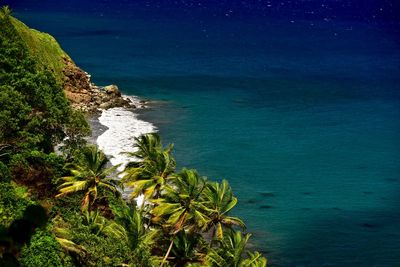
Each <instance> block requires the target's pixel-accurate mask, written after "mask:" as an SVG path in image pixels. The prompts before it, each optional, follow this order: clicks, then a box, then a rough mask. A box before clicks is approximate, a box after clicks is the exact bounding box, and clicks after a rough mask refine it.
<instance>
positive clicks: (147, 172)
mask: <svg viewBox="0 0 400 267" xmlns="http://www.w3.org/2000/svg"><path fill="white" fill-rule="evenodd" d="M19 23H20V22H18V21H17V20H16V19H14V18H12V17H11V12H10V10H9V9H8V8H6V7H3V8H2V10H1V12H0V29H1V32H0V82H1V83H0V192H1V195H0V266H143V267H146V266H266V259H265V258H263V257H262V256H261V255H260V254H259V253H258V252H251V251H247V250H246V243H247V241H248V239H249V237H250V235H249V234H246V233H243V232H242V231H243V230H244V229H245V224H244V223H243V222H242V221H241V220H240V219H239V218H236V217H233V216H230V215H229V212H230V211H231V210H232V209H233V208H234V207H235V205H236V204H237V199H236V198H235V197H234V195H233V193H232V190H231V188H230V186H229V184H228V182H227V181H225V180H224V181H222V182H220V183H218V182H211V181H208V180H207V179H206V178H205V177H203V176H201V175H200V174H199V173H197V171H196V170H192V169H185V168H184V169H182V170H179V171H177V170H176V162H175V159H174V158H173V146H172V145H168V146H166V147H164V146H163V145H162V143H161V140H160V137H159V136H158V135H157V134H147V135H143V136H141V137H139V138H137V139H136V140H135V144H134V146H135V147H136V152H134V153H131V154H130V156H131V158H132V162H131V163H129V164H128V165H127V167H126V168H125V170H124V171H123V172H122V173H120V174H119V175H120V176H123V178H122V180H121V179H116V178H118V177H117V176H118V173H116V166H115V167H111V168H109V167H108V166H109V165H107V163H108V160H107V158H106V156H105V155H104V154H103V152H102V151H100V150H99V149H98V148H97V147H96V146H93V145H91V146H87V145H86V144H85V141H84V139H83V137H84V136H85V135H86V134H87V133H88V132H89V129H88V125H87V123H86V121H85V119H84V117H83V115H82V114H80V113H79V112H76V111H72V110H71V108H70V106H69V103H68V101H67V100H66V98H65V96H64V93H63V90H62V87H61V86H60V85H59V83H58V82H57V79H58V78H57V77H56V75H55V74H54V72H51V71H49V70H51V69H52V66H50V68H49V69H46V68H43V66H42V65H39V64H38V63H37V54H36V55H35V53H33V52H32V49H31V47H30V45H28V44H27V42H26V40H27V39H29V35H30V34H32V35H33V36H35V34H36V32H35V31H32V32H30V33H29V32H24V33H23V36H22V35H21V33H20V32H19V31H18V30H17V29H16V27H19V26H20V24H19ZM16 25H17V26H16ZM18 25H19V26H18ZM48 56H49V55H48V54H47V55H46V57H48ZM61 141H64V142H63V143H64V146H63V147H62V148H61V149H57V151H56V150H55V146H56V145H58V144H59V143H60V142H61ZM123 189H127V190H128V191H130V192H131V197H130V199H127V200H125V199H123V198H122V196H121V193H120V192H122V190H123ZM139 196H143V199H144V200H143V202H142V203H138V204H139V205H138V206H137V204H136V202H137V200H136V198H137V197H139Z"/></svg>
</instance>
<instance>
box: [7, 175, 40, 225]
mask: <svg viewBox="0 0 400 267" xmlns="http://www.w3.org/2000/svg"><path fill="white" fill-rule="evenodd" d="M18 191H20V190H15V187H14V186H13V185H12V184H10V183H0V192H1V194H0V225H3V226H5V227H8V226H9V225H10V224H11V223H12V222H13V221H14V220H15V219H18V218H20V217H22V215H23V212H24V210H25V208H26V207H27V206H28V205H29V204H32V203H33V202H32V201H31V200H29V199H28V198H27V197H26V196H23V195H21V194H20V193H19V192H18Z"/></svg>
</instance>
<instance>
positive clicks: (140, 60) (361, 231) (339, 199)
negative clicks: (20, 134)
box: [6, 0, 400, 267]
mask: <svg viewBox="0 0 400 267" xmlns="http://www.w3.org/2000/svg"><path fill="white" fill-rule="evenodd" d="M6 2H7V1H6ZM8 2H9V4H10V5H11V7H12V8H13V9H14V15H15V16H16V17H17V18H19V19H21V20H22V21H24V22H25V23H27V24H28V25H29V26H31V27H34V28H36V29H38V30H40V31H45V32H48V33H50V34H52V35H53V36H54V37H55V38H56V39H57V40H58V41H59V43H60V44H61V46H62V48H63V49H64V50H65V51H66V52H67V53H68V54H69V55H70V56H71V57H72V58H73V60H74V61H75V62H76V63H77V64H78V65H79V66H80V67H81V68H83V69H84V70H86V71H87V72H89V73H90V74H91V75H92V80H93V81H94V82H95V83H96V84H98V85H107V84H117V85H118V86H119V88H120V90H121V91H122V92H123V93H124V94H125V95H129V96H136V97H138V98H140V99H143V100H147V101H148V103H149V104H148V107H147V108H145V109H137V110H134V111H129V110H124V109H121V108H117V109H110V110H108V111H105V112H103V114H102V115H101V116H100V118H99V120H98V122H99V124H100V125H103V126H105V128H104V129H103V130H102V133H101V135H100V136H99V137H98V139H97V143H98V144H99V146H100V147H101V148H102V149H103V150H104V151H105V152H106V153H107V154H108V155H109V156H110V158H111V162H112V163H113V164H117V163H123V162H126V161H127V160H128V159H127V158H124V156H123V155H122V154H120V153H121V152H122V151H129V150H130V149H132V145H133V143H134V140H133V137H135V136H138V135H140V134H143V133H146V132H153V131H158V132H159V133H160V134H161V136H162V138H163V141H164V143H165V144H167V143H174V145H175V150H174V156H175V157H176V159H177V162H178V169H180V168H182V167H188V168H195V169H197V170H198V171H199V172H200V174H202V175H204V176H207V177H208V179H209V180H217V181H221V180H222V179H227V180H228V181H229V183H230V185H231V186H232V188H233V190H234V192H235V195H236V196H237V197H238V199H239V201H238V205H237V206H236V207H235V209H234V210H233V211H232V215H235V216H240V217H241V218H242V219H243V220H244V221H245V223H246V225H247V229H246V231H248V232H249V233H251V234H252V237H251V239H250V241H249V245H248V247H249V249H251V250H253V249H254V250H259V251H261V252H262V253H263V254H264V255H265V256H266V257H267V258H268V261H269V266H293V267H294V266H296V267H297V266H298V267H300V266H305V267H306V266H307V267H308V266H341V267H343V266H385V267H386V266H387V267H389V266H400V157H399V152H400V24H399V22H400V19H399V16H400V8H399V3H398V1H389V0H386V1H374V0H366V1H355V0H353V1H344V0H335V1H333V0H324V1H323V0H308V1H305V0H291V1H290V0H282V1H255V0H252V1H246V0H243V1H235V0H232V1H226V0H221V1H205V0H203V1H192V0H185V1H184V0H179V1H178V0H176V1H172V0H171V1H144V0H138V1H126V0H125V1H123V0H115V1H108V0H101V1H100V0H95V1H77V0H69V1H49V0H45V1H27V0H23V1H8Z"/></svg>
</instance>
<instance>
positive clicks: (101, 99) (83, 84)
mask: <svg viewBox="0 0 400 267" xmlns="http://www.w3.org/2000/svg"><path fill="white" fill-rule="evenodd" d="M64 63H65V68H64V70H63V72H64V84H63V86H64V92H65V95H66V97H67V98H68V99H69V100H70V101H71V105H72V107H73V108H75V109H77V110H80V111H83V112H85V113H89V114H95V113H99V112H100V111H101V110H102V109H109V108H114V107H126V108H136V107H137V106H136V105H137V104H135V103H133V102H132V101H131V99H129V98H126V97H123V96H122V95H121V92H120V91H119V89H118V87H117V86H116V85H108V86H97V85H95V84H94V83H92V82H91V81H90V75H89V74H88V73H87V72H85V71H83V70H82V69H80V68H79V67H77V66H76V65H75V63H74V62H72V61H71V60H70V59H68V58H64Z"/></svg>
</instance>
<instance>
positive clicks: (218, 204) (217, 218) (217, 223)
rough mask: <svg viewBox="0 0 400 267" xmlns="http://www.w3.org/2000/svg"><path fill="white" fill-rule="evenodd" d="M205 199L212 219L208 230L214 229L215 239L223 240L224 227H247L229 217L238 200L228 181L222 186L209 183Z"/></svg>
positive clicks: (240, 221) (238, 220)
mask: <svg viewBox="0 0 400 267" xmlns="http://www.w3.org/2000/svg"><path fill="white" fill-rule="evenodd" d="M204 198H205V206H206V207H207V210H208V212H209V213H208V217H209V218H210V223H209V224H208V229H213V230H212V237H213V238H216V239H218V240H221V239H222V238H223V233H224V231H223V227H225V228H231V227H232V226H234V225H235V226H240V227H242V228H245V227H246V226H245V224H244V223H243V221H242V220H240V219H239V218H237V217H230V216H228V212H229V211H230V210H231V209H232V208H233V207H235V206H236V204H237V198H236V197H234V196H233V193H232V189H231V187H230V186H229V184H228V182H227V181H226V180H223V181H222V182H221V184H219V183H216V182H209V183H208V184H207V188H206V190H205V191H204Z"/></svg>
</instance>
